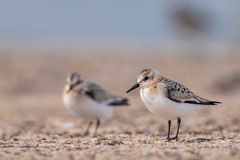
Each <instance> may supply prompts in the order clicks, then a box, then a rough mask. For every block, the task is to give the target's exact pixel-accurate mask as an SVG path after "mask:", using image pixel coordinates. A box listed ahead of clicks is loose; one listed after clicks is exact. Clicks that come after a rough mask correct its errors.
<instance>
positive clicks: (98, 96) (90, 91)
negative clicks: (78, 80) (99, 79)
mask: <svg viewBox="0 0 240 160" xmlns="http://www.w3.org/2000/svg"><path fill="white" fill-rule="evenodd" d="M85 93H86V95H87V96H88V97H89V98H91V99H93V100H95V101H97V102H100V103H105V104H107V105H127V104H128V100H127V99H126V98H123V97H120V96H115V95H112V94H110V93H109V92H107V91H106V90H104V89H103V88H102V87H100V86H99V85H97V84H95V83H92V82H89V83H88V85H87V87H86V89H85Z"/></svg>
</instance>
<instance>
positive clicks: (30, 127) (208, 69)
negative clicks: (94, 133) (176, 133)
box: [0, 0, 240, 159]
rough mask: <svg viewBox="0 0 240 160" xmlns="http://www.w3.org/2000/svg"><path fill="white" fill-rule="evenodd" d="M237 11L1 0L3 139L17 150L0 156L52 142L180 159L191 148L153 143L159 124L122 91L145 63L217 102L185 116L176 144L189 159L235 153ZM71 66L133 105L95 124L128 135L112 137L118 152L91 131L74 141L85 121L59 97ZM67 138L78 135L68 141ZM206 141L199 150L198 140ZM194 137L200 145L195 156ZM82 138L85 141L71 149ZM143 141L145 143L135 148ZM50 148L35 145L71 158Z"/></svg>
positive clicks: (208, 1)
mask: <svg viewBox="0 0 240 160" xmlns="http://www.w3.org/2000/svg"><path fill="white" fill-rule="evenodd" d="M239 15H240V2H239V1H238V0H223V1H219V0H201V1H195V0H171V1H170V0H148V1H144V0H131V1H129V0H121V1H117V0H111V1H110V0H101V1H99V0H91V1H90V0H51V1H49V0H41V1H40V0H39V1H37V0H35V1H34V0H21V1H19V0H8V1H0V73H1V74H0V91H1V92H0V117H1V118H0V138H1V139H2V140H6V142H4V143H6V144H8V143H9V144H8V145H13V146H15V147H12V148H9V147H5V149H3V151H0V157H1V156H3V157H4V156H6V155H11V156H13V157H14V156H19V157H22V158H23V157H24V156H29V154H38V153H39V152H38V151H36V153H35V151H33V150H31V149H29V150H28V151H27V152H24V153H23V152H22V149H21V146H22V145H26V142H28V143H30V144H31V145H34V146H35V144H38V143H39V142H41V143H42V144H43V145H46V146H51V143H52V142H54V143H55V144H56V146H58V145H59V146H61V147H62V146H66V148H68V149H69V147H70V150H67V151H69V152H68V153H71V154H72V155H73V156H75V157H76V158H79V157H82V158H83V159H86V157H88V158H89V156H90V158H91V156H95V158H96V157H97V158H98V159H107V157H108V158H109V157H110V159H112V158H114V156H118V157H121V158H125V159H126V158H130V157H132V158H133V159H134V158H137V157H139V158H142V157H145V158H147V159H149V158H156V157H158V158H159V156H160V157H161V156H162V158H163V157H165V158H166V157H168V156H169V155H172V156H177V158H176V157H175V158H176V159H179V157H180V158H181V157H182V158H183V159H186V157H187V156H189V154H190V152H187V151H186V152H181V148H182V146H181V145H180V146H178V145H176V146H175V147H176V148H174V149H175V150H174V152H172V151H171V152H170V151H168V150H166V148H165V147H164V144H163V146H162V147H163V148H161V152H160V151H158V150H159V148H158V147H159V144H157V145H154V144H156V143H158V142H159V143H160V141H162V140H163V137H164V138H165V134H166V131H167V123H166V121H164V120H161V119H159V118H158V117H157V116H153V115H152V114H150V112H149V111H148V110H147V109H146V108H145V107H144V105H143V103H142V102H141V100H140V97H139V93H138V91H135V92H133V93H131V94H125V92H126V90H127V89H129V87H131V86H132V85H133V84H135V82H136V76H137V74H138V73H139V72H140V71H141V70H142V69H145V68H156V69H157V70H159V71H160V72H161V73H162V74H163V75H165V76H166V77H168V78H170V79H174V80H176V81H178V82H180V83H182V84H184V85H185V86H188V87H189V88H190V89H192V90H193V91H194V92H196V93H197V94H199V95H200V96H203V97H205V98H208V99H211V100H217V101H222V102H223V104H222V105H221V106H219V107H214V108H208V109H206V110H203V111H202V112H200V113H198V114H197V115H194V116H192V117H188V118H186V119H184V123H183V127H182V128H181V135H180V137H182V138H183V139H190V141H189V142H188V141H185V142H182V143H184V145H185V143H186V144H187V145H189V148H188V150H191V154H190V155H191V156H193V157H192V158H194V156H196V157H198V156H199V155H200V156H201V157H202V158H203V159H204V158H206V157H207V158H210V159H217V158H219V157H221V158H222V159H224V158H225V159H228V158H231V157H234V156H236V155H237V154H238V155H239V148H240V147H239V142H240V137H239V132H240V129H239V124H240V118H239V115H240V108H239V106H240V101H239V97H240V63H239V61H240V55H239V52H240V45H239V44H240V19H239ZM71 72H79V73H80V74H82V76H83V77H84V78H85V79H88V80H91V81H94V82H96V83H98V84H99V85H101V86H102V87H104V88H106V89H107V90H109V91H110V92H112V93H114V94H118V95H122V96H125V97H128V98H129V99H130V103H131V106H130V107H126V108H125V107H122V108H116V110H117V111H116V113H115V115H114V118H113V119H112V120H105V121H103V126H102V127H101V128H100V132H99V133H100V135H101V136H105V135H111V134H112V135H113V136H116V135H124V136H125V137H124V138H122V139H121V138H119V139H118V140H119V141H122V143H123V144H125V145H123V148H121V147H122V145H120V146H119V147H117V150H115V151H116V153H115V151H114V150H111V148H108V147H106V148H104V147H103V150H102V152H101V153H100V154H99V151H98V150H97V149H98V148H97V147H98V146H96V145H95V143H94V144H92V141H91V140H89V137H88V138H87V139H84V138H82V139H81V138H80V139H79V136H80V137H81V134H82V133H83V131H84V129H85V128H86V123H84V121H83V120H82V119H81V118H77V119H76V118H73V117H72V116H71V114H69V113H68V111H67V110H66V109H65V108H64V106H63V104H62V99H61V97H62V90H63V87H64V84H65V78H66V76H67V75H68V74H69V73H71ZM69 137H70V138H73V140H74V138H75V139H77V138H78V139H77V140H78V141H77V142H75V141H71V142H66V143H65V140H66V139H68V140H69V141H70V139H69ZM192 137H193V139H191V138H192ZM203 137H204V138H205V139H204V142H205V140H206V143H205V144H206V145H205V146H201V144H200V142H201V138H203ZM43 138H45V140H43ZM115 138H116V137H115ZM151 138H153V139H151ZM158 138H159V139H158ZM199 138H200V141H199ZM218 138H219V139H218ZM46 139H47V140H46ZM113 139H114V138H113ZM124 139H125V140H126V139H127V140H128V141H127V142H125V141H124ZM156 139H157V141H156ZM71 140H72V139H71ZM114 140H115V139H114ZM220 140H221V145H220V144H218V143H220V142H219V141H220ZM149 141H150V142H149ZM194 142H198V143H199V146H198V147H199V148H198V149H197V150H198V153H196V152H195V150H194V148H195V147H196V146H194V147H192V146H191V144H194ZM207 142H208V143H207ZM79 143H80V144H82V143H84V145H85V146H80V148H81V150H82V152H80V153H78V154H77V155H76V154H75V152H74V151H76V150H75V149H76V148H77V147H76V146H79ZM98 143H100V144H101V143H102V142H98ZM119 143H120V142H119ZM111 144H112V143H111ZM113 144H115V142H114V143H113ZM127 144H129V146H128V145H127ZM143 144H145V147H148V146H149V148H141V147H140V148H139V146H138V145H143ZM222 144H224V145H222ZM237 144H238V145H237ZM70 145H73V146H75V147H76V148H75V149H73V148H71V146H70ZM102 145H105V144H102ZM151 145H152V146H151ZM19 146H20V147H19ZM56 146H55V148H54V147H53V146H51V147H52V148H51V147H50V148H51V149H49V148H48V147H43V148H40V151H41V153H44V154H39V156H40V158H43V157H46V156H50V157H52V158H54V157H55V158H56V159H61V158H62V159H65V156H66V157H68V156H69V155H68V154H67V155H66V154H65V150H61V149H60V150H59V149H58V147H56ZM132 146H134V147H133V148H135V149H132ZM206 146H207V147H206ZM214 146H219V148H218V149H216V150H215V152H212V151H213V150H209V149H208V147H210V148H214ZM124 147H125V149H126V150H127V152H126V153H124V154H121V155H120V154H119V152H117V151H122V150H124ZM160 147H161V146H160ZM184 147H186V146H184ZM30 148H31V147H30ZM226 148H227V149H226ZM71 149H72V150H71ZM118 149H119V150H118ZM129 149H131V151H130V150H129ZM154 149H156V150H154ZM52 150H54V151H56V152H54V153H51V151H52ZM155 151H156V152H155ZM165 151H166V154H163V153H164V152H165ZM175 151H176V152H175ZM178 151H179V152H178ZM19 152H20V153H19ZM150 152H151V154H148V153H150ZM16 153H17V154H16ZM58 153H61V154H60V155H59V154H58ZM95 154H97V155H95ZM196 157H195V158H196ZM239 157H240V156H239ZM115 158H116V157H115Z"/></svg>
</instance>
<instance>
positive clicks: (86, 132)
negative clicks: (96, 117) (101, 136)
mask: <svg viewBox="0 0 240 160" xmlns="http://www.w3.org/2000/svg"><path fill="white" fill-rule="evenodd" d="M92 124H93V121H90V122H89V124H88V127H87V130H86V131H85V133H84V134H83V135H84V136H87V135H88V134H89V129H90V127H91V126H92Z"/></svg>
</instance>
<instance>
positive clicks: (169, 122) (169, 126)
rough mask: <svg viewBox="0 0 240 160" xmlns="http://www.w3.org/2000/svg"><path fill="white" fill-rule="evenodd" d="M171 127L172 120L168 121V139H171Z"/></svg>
mask: <svg viewBox="0 0 240 160" xmlns="http://www.w3.org/2000/svg"><path fill="white" fill-rule="evenodd" d="M170 129H171V121H170V120H169V121H168V135H167V140H169V139H170Z"/></svg>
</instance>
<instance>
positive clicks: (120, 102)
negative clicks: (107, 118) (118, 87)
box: [108, 97, 129, 106]
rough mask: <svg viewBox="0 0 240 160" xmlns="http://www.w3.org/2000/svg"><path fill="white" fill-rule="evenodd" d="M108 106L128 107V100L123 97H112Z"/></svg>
mask: <svg viewBox="0 0 240 160" xmlns="http://www.w3.org/2000/svg"><path fill="white" fill-rule="evenodd" d="M108 105H110V106H126V105H129V103H128V99H127V98H125V97H114V98H113V99H112V100H111V101H110V102H109V103H108Z"/></svg>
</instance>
